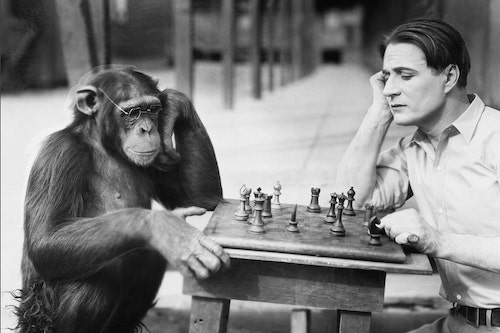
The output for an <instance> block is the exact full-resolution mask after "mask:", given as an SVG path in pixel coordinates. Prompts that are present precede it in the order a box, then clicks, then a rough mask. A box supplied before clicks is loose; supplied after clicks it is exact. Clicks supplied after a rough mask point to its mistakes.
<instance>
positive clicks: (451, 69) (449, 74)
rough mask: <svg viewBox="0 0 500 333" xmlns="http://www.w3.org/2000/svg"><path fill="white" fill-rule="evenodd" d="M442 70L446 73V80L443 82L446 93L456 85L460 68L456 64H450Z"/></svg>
mask: <svg viewBox="0 0 500 333" xmlns="http://www.w3.org/2000/svg"><path fill="white" fill-rule="evenodd" d="M444 71H445V75H446V81H445V83H444V85H445V92H446V93H448V92H449V91H450V90H452V89H453V88H454V87H455V86H456V85H457V82H458V79H459V78H460V69H459V68H458V66H457V65H455V64H450V65H448V66H447V67H446V69H445V70H444Z"/></svg>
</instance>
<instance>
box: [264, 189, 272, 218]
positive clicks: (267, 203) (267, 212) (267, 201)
mask: <svg viewBox="0 0 500 333" xmlns="http://www.w3.org/2000/svg"><path fill="white" fill-rule="evenodd" d="M263 197H264V207H263V209H262V217H273V214H272V213H271V199H272V198H273V196H272V195H267V194H264V195H263Z"/></svg>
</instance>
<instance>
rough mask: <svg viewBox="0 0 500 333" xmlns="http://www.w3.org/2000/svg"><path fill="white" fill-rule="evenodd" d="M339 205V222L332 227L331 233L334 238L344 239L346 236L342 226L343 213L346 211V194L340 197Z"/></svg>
mask: <svg viewBox="0 0 500 333" xmlns="http://www.w3.org/2000/svg"><path fill="white" fill-rule="evenodd" d="M338 200H339V203H338V204H337V220H336V221H335V223H334V224H333V225H332V226H331V227H330V233H331V234H332V235H333V236H337V237H343V236H345V228H344V225H343V224H342V214H343V213H342V211H343V210H344V201H345V200H346V196H345V195H344V193H342V194H340V195H339V196H338Z"/></svg>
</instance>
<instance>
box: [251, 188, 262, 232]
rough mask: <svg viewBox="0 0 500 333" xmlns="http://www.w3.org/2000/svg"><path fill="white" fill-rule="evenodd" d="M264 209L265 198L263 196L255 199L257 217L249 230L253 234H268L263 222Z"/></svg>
mask: <svg viewBox="0 0 500 333" xmlns="http://www.w3.org/2000/svg"><path fill="white" fill-rule="evenodd" d="M263 208H264V198H262V195H259V197H256V198H255V213H254V214H255V216H254V219H253V222H252V225H251V226H250V228H248V230H249V231H250V232H253V233H257V234H262V233H264V232H266V230H265V229H264V221H263V220H262V209H263Z"/></svg>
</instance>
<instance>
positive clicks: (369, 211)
mask: <svg viewBox="0 0 500 333" xmlns="http://www.w3.org/2000/svg"><path fill="white" fill-rule="evenodd" d="M372 213H373V205H372V204H370V203H367V204H365V218H364V219H363V225H364V226H365V227H367V226H368V222H369V221H370V219H371V217H372Z"/></svg>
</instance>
